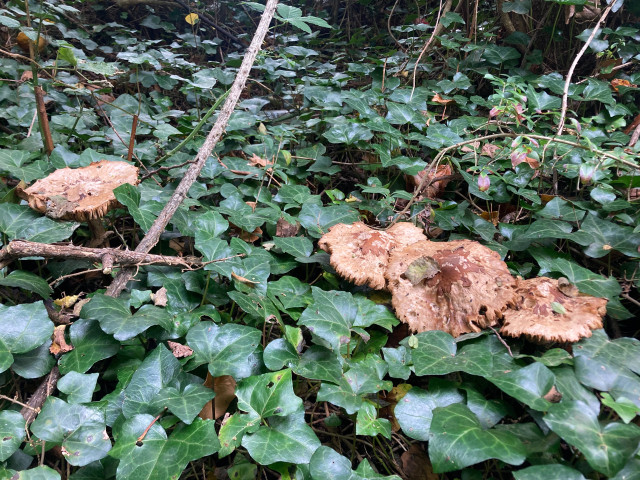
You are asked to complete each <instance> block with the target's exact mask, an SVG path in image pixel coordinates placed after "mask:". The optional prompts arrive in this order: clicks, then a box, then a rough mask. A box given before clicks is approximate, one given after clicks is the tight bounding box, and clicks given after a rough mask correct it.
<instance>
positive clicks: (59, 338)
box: [49, 325, 73, 355]
mask: <svg viewBox="0 0 640 480" xmlns="http://www.w3.org/2000/svg"><path fill="white" fill-rule="evenodd" d="M66 328H67V326H66V325H58V326H57V327H55V328H54V329H53V336H52V343H51V346H50V347H49V351H50V352H51V353H52V354H53V355H62V354H63V353H67V352H70V351H71V350H73V345H69V344H68V343H67V340H66V339H65V338H64V331H65V329H66Z"/></svg>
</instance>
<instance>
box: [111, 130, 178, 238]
mask: <svg viewBox="0 0 640 480" xmlns="http://www.w3.org/2000/svg"><path fill="white" fill-rule="evenodd" d="M156 132H157V130H156ZM178 133H180V132H178ZM113 194H114V195H115V196H116V200H118V202H120V203H121V204H122V205H124V206H125V207H127V209H128V210H129V213H130V214H131V216H132V217H133V220H134V221H135V222H136V223H137V224H138V225H140V228H142V230H143V231H145V232H147V231H148V230H149V229H150V228H151V225H153V222H154V221H155V219H156V216H157V215H156V214H155V213H154V212H153V211H151V210H150V209H149V205H148V206H147V207H145V205H144V202H143V203H142V204H141V203H140V200H141V195H140V191H139V190H138V189H137V188H136V187H134V186H133V185H131V184H129V183H125V184H124V185H120V186H119V187H118V188H116V189H114V190H113ZM152 210H153V209H152Z"/></svg>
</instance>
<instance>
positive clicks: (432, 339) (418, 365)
mask: <svg viewBox="0 0 640 480" xmlns="http://www.w3.org/2000/svg"><path fill="white" fill-rule="evenodd" d="M415 338H416V340H417V341H418V346H417V348H415V349H413V350H412V352H411V356H412V359H413V366H414V370H415V373H416V375H420V376H422V375H446V374H448V373H452V372H457V371H463V372H467V373H470V374H471V375H479V376H483V377H485V376H490V375H491V373H492V365H493V357H492V354H491V352H490V351H489V350H488V349H487V348H486V346H484V345H481V344H480V345H477V344H469V345H465V346H463V347H462V348H461V349H460V351H458V349H457V345H456V341H455V340H454V339H453V337H452V336H451V335H449V334H448V333H446V332H442V331H439V330H432V331H428V332H422V333H419V334H418V335H415Z"/></svg>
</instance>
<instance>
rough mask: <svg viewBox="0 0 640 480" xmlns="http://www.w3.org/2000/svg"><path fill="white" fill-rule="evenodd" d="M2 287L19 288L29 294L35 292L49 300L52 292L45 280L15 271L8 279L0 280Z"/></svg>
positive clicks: (31, 274) (28, 273)
mask: <svg viewBox="0 0 640 480" xmlns="http://www.w3.org/2000/svg"><path fill="white" fill-rule="evenodd" d="M0 285H2V286H4V287H17V288H22V289H23V290H27V291H29V292H35V293H37V294H38V295H40V296H41V297H42V298H49V297H50V296H51V291H52V290H51V287H50V286H49V284H48V283H47V281H46V280H45V279H43V278H42V277H39V276H38V275H35V274H33V273H30V272H24V271H22V270H14V271H13V272H11V273H10V274H9V275H7V276H6V277H4V278H0Z"/></svg>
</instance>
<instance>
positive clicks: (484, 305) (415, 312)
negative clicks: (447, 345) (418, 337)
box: [385, 240, 515, 337]
mask: <svg viewBox="0 0 640 480" xmlns="http://www.w3.org/2000/svg"><path fill="white" fill-rule="evenodd" d="M424 257H430V258H431V259H432V260H433V261H435V262H436V263H437V265H438V266H439V271H438V272H437V273H436V274H435V275H432V276H429V275H427V276H425V277H424V279H423V280H422V281H421V282H419V283H417V284H414V283H412V282H411V280H410V279H409V278H407V270H408V269H409V268H410V266H411V265H412V264H413V262H415V261H416V260H417V259H419V258H424ZM385 276H386V278H387V285H388V287H389V290H390V291H391V295H392V299H391V303H392V305H393V308H394V309H395V311H396V315H397V316H398V318H399V319H400V320H402V321H403V322H406V323H407V324H408V325H409V328H410V329H411V330H413V331H416V332H424V331H426V330H443V331H445V332H447V333H449V334H451V335H452V336H454V337H457V336H459V335H462V334H463V333H468V332H478V331H480V330H481V329H483V328H486V327H488V326H492V325H495V324H496V323H497V321H498V320H499V319H500V318H502V312H503V311H504V310H505V309H506V308H507V305H510V304H513V301H514V300H515V291H514V287H515V279H514V278H513V277H512V276H511V274H510V273H509V269H508V268H507V265H506V264H505V263H504V262H503V261H502V260H501V259H500V255H499V254H498V253H497V252H494V251H493V250H491V249H489V248H487V247H485V246H483V245H481V244H479V243H478V242H474V241H471V240H454V241H451V242H431V241H427V240H425V241H421V242H416V243H414V244H412V245H409V246H407V247H404V248H398V249H396V250H394V251H393V252H392V253H391V256H390V258H389V268H388V269H387V272H386V274H385Z"/></svg>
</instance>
